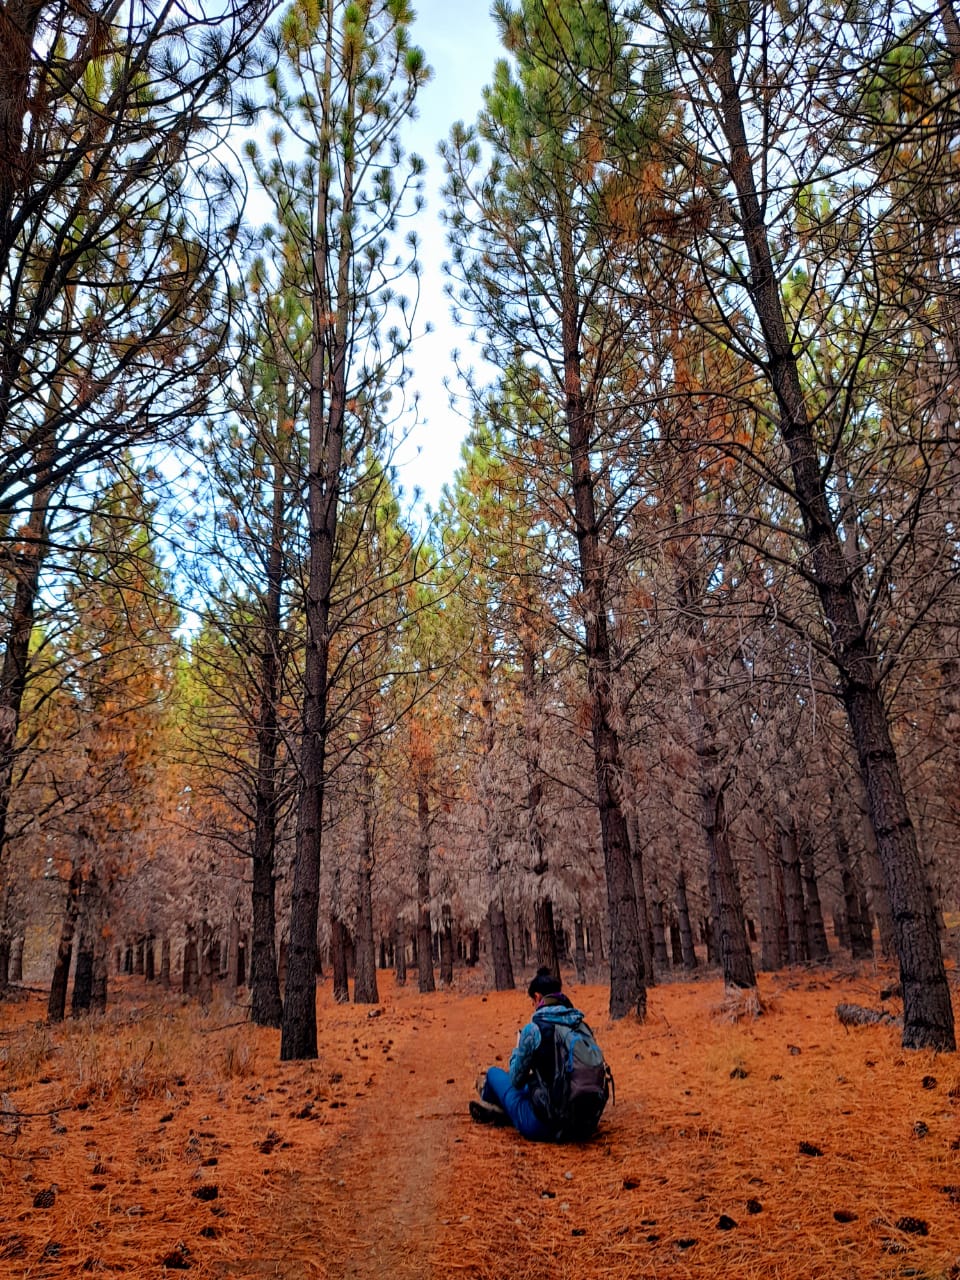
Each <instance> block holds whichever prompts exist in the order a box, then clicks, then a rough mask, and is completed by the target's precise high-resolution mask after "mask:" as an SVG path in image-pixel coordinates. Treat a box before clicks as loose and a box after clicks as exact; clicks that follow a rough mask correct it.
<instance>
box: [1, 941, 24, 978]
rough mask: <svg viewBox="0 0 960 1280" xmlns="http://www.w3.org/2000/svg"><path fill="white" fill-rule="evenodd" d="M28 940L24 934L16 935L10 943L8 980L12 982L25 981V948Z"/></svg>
mask: <svg viewBox="0 0 960 1280" xmlns="http://www.w3.org/2000/svg"><path fill="white" fill-rule="evenodd" d="M25 942H26V938H25V937H24V936H23V934H22V933H18V934H15V935H14V937H13V940H12V941H11V943H10V969H9V972H8V975H7V977H8V980H9V981H10V982H22V981H23V948H24V944H25ZM0 986H3V981H2V977H0Z"/></svg>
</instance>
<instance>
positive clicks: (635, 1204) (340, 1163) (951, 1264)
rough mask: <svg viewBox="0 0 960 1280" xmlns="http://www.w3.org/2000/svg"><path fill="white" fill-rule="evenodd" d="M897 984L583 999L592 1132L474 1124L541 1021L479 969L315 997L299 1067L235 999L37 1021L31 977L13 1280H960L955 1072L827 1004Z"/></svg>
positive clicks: (6, 1182) (808, 974) (156, 999)
mask: <svg viewBox="0 0 960 1280" xmlns="http://www.w3.org/2000/svg"><path fill="white" fill-rule="evenodd" d="M953 976H954V975H951V980H953ZM891 977H892V975H891V973H890V971H889V970H885V969H883V968H877V967H874V966H872V965H871V966H865V967H857V968H855V967H853V966H850V965H847V966H845V967H839V962H837V964H836V965H835V966H834V967H827V968H803V969H792V970H787V971H784V972H781V973H778V974H767V975H762V977H761V980H760V991H761V996H762V999H763V1002H764V1005H765V1012H764V1014H763V1015H762V1016H761V1017H759V1018H757V1019H750V1020H749V1021H744V1020H740V1021H737V1020H734V1019H733V1018H732V1017H731V1011H730V1009H729V1008H728V1007H727V1006H726V1005H725V1002H724V996H723V989H722V985H721V984H720V982H719V981H718V980H716V979H714V978H702V979H700V980H698V981H694V982H684V983H680V982H677V983H671V984H666V985H662V986H658V987H655V988H653V989H651V991H650V1007H649V1016H648V1019H647V1021H646V1023H645V1024H643V1025H638V1024H637V1023H636V1022H635V1021H633V1020H629V1019H628V1020H625V1021H619V1022H615V1023H613V1022H611V1021H610V1020H609V1017H608V1015H607V1012H606V1008H607V991H606V989H605V988H604V987H603V986H599V985H596V986H594V985H588V986H584V987H571V988H570V994H571V997H572V998H573V1000H574V1002H575V1003H576V1004H577V1005H578V1006H579V1007H581V1008H582V1009H584V1011H585V1012H586V1014H587V1018H588V1020H589V1021H590V1022H591V1024H592V1025H593V1028H594V1030H595V1032H596V1034H597V1036H598V1039H599V1040H600V1042H601V1044H602V1045H603V1047H604V1049H605V1051H606V1055H607V1057H608V1059H609V1062H610V1064H611V1066H612V1068H613V1072H614V1076H615V1078H616V1100H615V1103H613V1104H612V1105H610V1106H609V1107H608V1109H607V1112H606V1114H605V1116H604V1120H603V1123H602V1125H601V1128H600V1132H599V1134H598V1135H597V1137H596V1138H595V1139H594V1140H593V1142H591V1143H589V1144H587V1145H585V1146H582V1147H564V1146H554V1145H538V1144H532V1143H527V1142H524V1141H523V1140H522V1139H521V1138H520V1137H519V1136H518V1135H517V1134H516V1133H515V1132H514V1131H513V1130H512V1129H495V1128H490V1127H486V1126H480V1125H475V1124H473V1123H471V1121H470V1119H469V1116H468V1113H467V1103H468V1101H469V1099H470V1097H472V1096H473V1089H474V1084H475V1079H476V1077H477V1075H478V1073H479V1072H480V1071H481V1070H482V1069H483V1068H484V1067H486V1066H487V1065H488V1064H489V1063H491V1062H494V1061H504V1060H505V1059H506V1058H507V1057H508V1056H509V1051H510V1048H511V1047H512V1045H513V1043H514V1041H515V1035H516V1031H517V1029H518V1028H519V1027H520V1025H521V1024H522V1023H523V1022H524V1021H526V1019H527V1017H528V1014H529V1002H528V1000H527V998H526V996H525V995H524V994H523V993H522V991H520V990H518V991H515V992H506V993H499V994H494V993H486V994H485V993H483V992H481V991H480V989H479V983H480V975H479V974H478V973H468V974H458V977H457V983H456V985H455V987H454V988H453V989H452V990H448V991H442V992H437V993H435V994H432V995H420V994H418V992H417V990H416V981H415V975H414V980H413V981H412V983H410V984H408V985H407V986H406V987H404V988H397V987H396V986H395V984H394V982H393V979H392V975H390V974H383V973H381V974H379V975H378V981H379V983H380V994H381V1002H380V1004H378V1005H376V1006H357V1005H336V1004H335V1003H334V1002H333V1000H332V995H331V992H330V986H329V983H326V984H324V985H323V986H321V988H320V991H319V997H318V998H319V1006H320V1007H319V1027H320V1031H319V1035H320V1056H319V1058H318V1059H317V1061H315V1062H307V1063H294V1064H289V1063H287V1064H281V1063H280V1062H279V1061H278V1048H279V1037H278V1033H276V1032H271V1031H263V1030H259V1029H257V1028H254V1027H252V1026H250V1025H249V1024H247V1023H245V1022H243V1020H242V1019H243V1009H242V1007H240V1006H237V1005H234V1004H231V1003H229V1002H227V1001H225V1000H224V1001H222V1002H219V1003H215V1004H214V1005H213V1007H212V1008H211V1009H210V1010H209V1011H208V1012H207V1013H206V1014H204V1013H201V1011H200V1010H199V1009H197V1008H196V1006H194V1005H184V1004H182V1003H181V1001H180V999H179V998H178V997H174V996H169V997H168V998H167V999H166V1000H165V1001H164V1000H163V999H162V998H160V993H158V992H157V990H156V988H155V987H152V986H150V987H148V986H146V985H145V984H143V983H142V982H140V981H139V980H137V979H127V980H124V981H123V982H121V983H119V984H115V985H116V988H117V989H116V990H115V991H113V992H112V993H111V998H112V999H113V1001H114V1007H113V1009H112V1010H111V1012H110V1013H108V1014H107V1016H106V1017H105V1018H102V1019H95V1020H87V1021H78V1022H73V1021H71V1020H68V1021H67V1022H66V1023H64V1024H62V1025H61V1026H58V1027H55V1028H50V1027H48V1026H46V1025H45V1022H44V1005H43V1000H42V996H41V995H40V993H37V992H33V993H31V992H27V993H24V998H23V999H21V1000H19V1001H17V1002H14V1003H8V1004H5V1005H3V1006H0V1090H2V1093H3V1099H2V1108H0V1109H2V1111H3V1113H4V1114H3V1115H2V1116H0V1276H3V1277H17V1278H18V1280H19V1278H20V1277H24V1278H25V1277H43V1278H44V1280H65V1278H66V1277H70V1280H74V1278H76V1277H81V1276H85V1275H88V1274H89V1275H92V1276H119V1275H124V1276H133V1277H143V1278H144V1280H152V1278H153V1277H160V1276H169V1275H171V1273H173V1272H176V1271H191V1272H192V1273H193V1274H194V1275H195V1276H197V1277H236V1278H237V1280H261V1278H263V1277H279V1278H281V1280H300V1278H301V1277H303V1278H305V1280H315V1278H318V1280H326V1278H329V1280H340V1278H341V1277H350V1278H358V1277H391V1278H393V1277H395V1278H396V1280H428V1278H429V1280H435V1278H446V1277H465V1278H467V1280H479V1278H488V1280H505V1278H506V1277H511V1278H512V1280H547V1278H548V1277H549V1278H550V1280H558V1278H559V1280H582V1278H584V1277H601V1276H602V1277H611V1278H613V1280H626V1278H627V1277H630V1278H633V1277H656V1278H658V1280H659V1278H660V1277H698V1278H703V1280H706V1278H707V1277H716V1278H717V1280H720V1277H724V1278H729V1280H761V1278H762V1280H775V1278H782V1280H821V1278H826V1277H831V1278H836V1277H840V1278H842V1280H878V1278H879V1277H908V1276H910V1277H915V1278H917V1277H921V1278H924V1280H948V1278H951V1280H958V1278H960V1058H958V1057H957V1056H955V1055H942V1056H937V1055H934V1054H931V1053H908V1052H904V1051H903V1050H901V1048H900V1045H899V1031H898V1029H897V1028H896V1027H894V1026H892V1025H877V1026H868V1027H863V1028H856V1029H845V1028H844V1027H843V1026H842V1025H841V1024H840V1023H839V1021H838V1020H837V1018H836V1014H835V1009H836V1005H837V1004H838V1003H839V1002H853V1003H858V1004H861V1005H867V1006H869V1007H873V1008H880V1007H881V1006H880V1000H879V993H880V990H881V989H882V988H883V987H884V986H885V985H887V984H888V983H889V982H890V981H891ZM890 1008H891V1011H893V1012H896V1007H895V1004H891V1006H890ZM13 1112H16V1114H11V1113H13Z"/></svg>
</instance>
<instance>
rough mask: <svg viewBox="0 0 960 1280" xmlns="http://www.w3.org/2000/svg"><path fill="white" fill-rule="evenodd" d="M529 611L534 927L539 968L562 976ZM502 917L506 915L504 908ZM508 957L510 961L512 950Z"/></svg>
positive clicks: (526, 655) (526, 736) (524, 652)
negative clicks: (550, 888)
mask: <svg viewBox="0 0 960 1280" xmlns="http://www.w3.org/2000/svg"><path fill="white" fill-rule="evenodd" d="M529 613H530V609H529V608H525V609H524V611H523V618H522V620H521V623H520V648H521V658H522V673H523V678H522V688H523V742H524V764H525V767H526V771H527V803H526V810H527V814H526V816H527V840H528V842H529V845H530V865H531V867H532V868H533V874H534V875H535V876H536V877H537V881H536V888H535V890H534V901H533V927H534V931H535V933H536V938H537V967H538V968H544V969H549V970H550V972H551V973H552V974H553V976H554V977H555V978H557V979H559V977H560V957H559V955H558V954H557V930H556V925H555V922H554V918H553V902H552V901H551V899H550V897H549V895H548V894H547V893H546V891H545V890H544V887H543V882H544V877H545V876H546V874H547V872H548V871H549V869H550V867H549V863H548V861H547V857H546V843H545V841H544V838H543V824H542V822H541V815H540V805H541V803H542V801H543V782H542V779H541V774H540V707H539V699H538V697H537V653H536V649H535V647H534V644H533V630H532V628H531V626H530V625H529V624H528V615H529ZM501 917H503V912H502V908H501ZM503 919H504V928H506V919H505V917H503ZM492 923H493V922H492V921H491V924H492ZM504 942H506V939H504ZM501 945H502V944H501ZM507 959H508V960H509V949H508V950H507ZM510 979H511V981H510V985H511V986H513V974H512V972H511V974H510ZM497 990H498V991H501V990H506V988H504V987H497Z"/></svg>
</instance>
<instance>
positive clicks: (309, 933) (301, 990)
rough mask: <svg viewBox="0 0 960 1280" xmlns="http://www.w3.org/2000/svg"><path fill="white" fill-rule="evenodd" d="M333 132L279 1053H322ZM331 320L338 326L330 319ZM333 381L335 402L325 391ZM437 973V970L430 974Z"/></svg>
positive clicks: (340, 336) (319, 267) (316, 261)
mask: <svg viewBox="0 0 960 1280" xmlns="http://www.w3.org/2000/svg"><path fill="white" fill-rule="evenodd" d="M329 21H330V23H331V29H330V30H329V31H328V33H327V43H326V46H325V49H324V77H323V80H324V84H325V86H327V87H329V85H330V84H331V83H332V62H333V45H332V41H333V32H332V16H331V18H330V19H329ZM346 85H347V93H346V102H345V104H344V108H343V115H342V120H341V126H342V131H343V133H342V136H345V137H352V131H353V128H354V124H355V92H356V76H355V68H351V69H350V70H349V71H348V72H347V75H346ZM331 148H332V131H331V132H330V133H326V134H325V135H324V138H323V139H322V144H321V148H320V155H319V156H318V161H317V171H318V175H319V180H318V182H317V220H316V228H317V230H316V236H317V241H318V243H317V245H316V247H315V253H314V258H313V289H312V304H313V317H312V318H313V336H312V341H313V349H312V352H311V356H310V391H309V411H308V423H309V426H308V433H309V442H308V448H307V509H308V531H309V534H308V536H309V556H308V563H309V569H308V579H307V589H306V595H305V609H304V612H305V615H306V628H307V637H306V655H305V658H304V668H303V708H302V735H301V751H300V803H299V809H298V814H297V818H298V822H297V846H296V857H295V860H294V873H293V893H292V899H291V906H290V939H289V944H288V950H287V983H286V991H285V998H284V1002H283V1031H282V1035H281V1039H280V1058H281V1060H282V1061H284V1062H288V1061H290V1060H291V1059H300V1058H315V1057H316V1056H317V924H318V920H319V908H320V845H321V837H322V829H323V800H324V786H325V769H326V750H327V733H328V728H329V726H328V724H327V694H328V689H327V680H328V671H329V664H330V617H331V604H332V601H331V590H332V585H333V564H334V555H335V547H336V535H337V522H338V515H339V512H338V506H339V502H340V488H341V474H340V473H341V467H342V463H343V436H344V426H345V420H346V412H347V366H348V355H349V350H350V342H351V338H350V322H351V306H350V302H349V299H350V297H351V289H350V275H351V270H352V267H353V257H354V251H353V239H352V234H351V228H352V223H353V215H354V209H353V203H354V182H355V172H354V164H355V155H354V152H353V150H352V148H348V149H345V150H344V152H343V155H342V157H341V164H340V175H341V181H342V191H341V198H340V210H339V215H340V216H339V219H338V226H339V234H340V245H339V248H338V250H337V253H336V257H334V249H333V245H332V243H331V241H330V233H331V225H332V224H331V219H332V216H333V208H332V194H331V190H330V177H329V174H330V173H332V166H331V165H330V151H331ZM334 261H336V285H335V288H334V290H333V294H332V295H331V289H330V282H329V280H328V278H327V274H328V271H329V270H330V267H331V264H332V263H333V262H334ZM331 320H332V323H331ZM328 387H329V405H328V404H327V389H328ZM431 977H432V975H431Z"/></svg>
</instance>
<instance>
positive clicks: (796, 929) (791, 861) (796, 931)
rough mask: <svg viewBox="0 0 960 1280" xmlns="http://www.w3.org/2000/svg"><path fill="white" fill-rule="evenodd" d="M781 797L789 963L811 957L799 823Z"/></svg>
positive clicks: (779, 829) (779, 828)
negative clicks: (798, 833)
mask: <svg viewBox="0 0 960 1280" xmlns="http://www.w3.org/2000/svg"><path fill="white" fill-rule="evenodd" d="M785 804H786V799H785V797H781V801H780V814H778V816H777V838H778V841H779V845H780V868H781V871H782V873H783V893H784V907H785V910H786V917H787V964H802V963H803V962H804V960H806V959H808V958H809V955H810V951H809V948H808V946H807V917H806V914H805V912H804V909H803V879H802V877H801V874H800V852H799V849H798V847H797V824H796V822H795V820H794V818H793V817H792V815H790V814H789V813H788V812H787V810H786V808H785Z"/></svg>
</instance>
